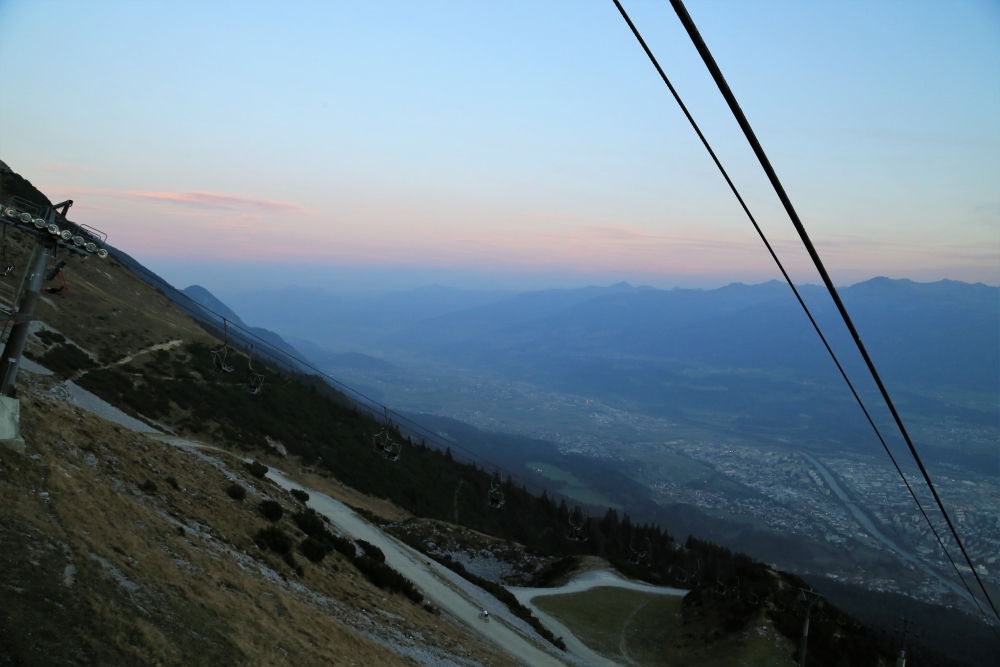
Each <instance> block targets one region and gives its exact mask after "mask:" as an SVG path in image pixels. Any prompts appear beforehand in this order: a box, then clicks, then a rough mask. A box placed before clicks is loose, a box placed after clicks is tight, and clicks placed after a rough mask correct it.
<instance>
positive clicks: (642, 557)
mask: <svg viewBox="0 0 1000 667" xmlns="http://www.w3.org/2000/svg"><path fill="white" fill-rule="evenodd" d="M652 550H653V543H652V542H650V540H649V537H646V550H645V551H640V552H639V562H638V563H637V565H643V566H645V567H649V566H650V565H652V564H653V557H652V556H651V555H650V551H652Z"/></svg>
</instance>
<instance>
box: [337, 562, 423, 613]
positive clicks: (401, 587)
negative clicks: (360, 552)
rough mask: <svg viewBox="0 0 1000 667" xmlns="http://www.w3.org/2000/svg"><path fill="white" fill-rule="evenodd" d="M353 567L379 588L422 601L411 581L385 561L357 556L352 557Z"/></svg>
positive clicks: (421, 596)
mask: <svg viewBox="0 0 1000 667" xmlns="http://www.w3.org/2000/svg"><path fill="white" fill-rule="evenodd" d="M354 567H356V568H358V570H360V571H361V573H362V574H364V575H365V576H366V577H368V581H370V582H372V583H373V584H375V585H376V586H378V587H379V588H382V589H385V590H389V591H392V592H394V593H402V594H403V595H405V596H406V597H408V598H410V599H411V600H413V601H414V602H416V603H417V604H419V603H421V602H423V601H424V596H423V594H422V593H421V592H420V591H418V590H417V588H416V587H415V586H414V585H413V582H412V581H410V580H409V579H407V578H406V577H404V576H403V575H401V574H400V573H399V572H397V571H396V570H394V569H392V568H391V567H389V566H388V565H386V564H385V563H380V562H378V561H377V560H374V559H372V558H369V557H368V556H359V557H358V558H355V559H354Z"/></svg>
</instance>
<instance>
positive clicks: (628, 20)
mask: <svg viewBox="0 0 1000 667" xmlns="http://www.w3.org/2000/svg"><path fill="white" fill-rule="evenodd" d="M671 1H672V2H674V0H671ZM613 2H614V3H615V6H616V7H617V8H618V11H619V12H620V13H621V15H622V18H624V19H625V22H626V23H627V24H628V26H629V28H630V29H631V30H632V34H633V35H635V38H636V40H638V42H639V44H640V46H642V49H643V51H645V52H646V55H647V56H648V57H649V60H650V62H651V63H652V64H653V67H655V68H656V71H657V72H658V73H659V75H660V78H661V79H663V82H664V83H665V84H666V85H667V88H668V89H669V90H670V93H671V95H672V96H673V98H674V100H675V101H676V102H677V105H678V106H679V107H680V109H681V111H682V112H683V113H684V116H685V117H686V118H687V120H688V122H689V123H690V124H691V127H692V128H693V129H694V131H695V133H696V134H697V135H698V138H699V139H700V140H701V142H702V144H703V145H704V147H705V149H706V150H707V151H708V153H709V155H710V156H711V158H712V161H713V162H714V163H715V166H716V167H717V168H718V169H719V172H720V173H721V174H722V177H723V178H724V179H725V181H726V183H727V184H728V185H729V188H730V190H732V192H733V194H734V195H735V197H736V199H737V201H738V202H739V204H740V206H741V207H742V208H743V211H744V213H746V215H747V218H749V220H750V222H751V224H752V225H753V227H754V230H756V232H757V234H758V236H760V239H761V241H762V242H763V243H764V246H765V247H766V248H767V251H768V253H770V255H771V258H772V259H773V260H774V262H775V264H776V265H777V267H778V269H779V271H780V272H781V275H782V276H783V277H784V278H785V281H786V282H787V283H788V285H789V287H790V288H791V289H792V292H793V294H794V295H795V298H796V300H797V301H798V302H799V305H800V306H802V309H803V311H804V312H805V314H806V316H807V317H808V318H809V322H810V324H812V326H813V329H814V330H815V331H816V333H817V334H818V335H819V337H820V340H821V341H822V342H823V346H824V347H825V348H826V351H827V352H828V353H829V355H830V358H831V359H832V360H833V362H834V364H836V366H837V370H838V371H839V372H840V375H841V377H843V379H844V381H845V382H846V383H847V386H848V388H849V389H850V391H851V394H852V395H853V396H854V399H855V400H856V401H857V403H858V406H859V407H860V408H861V411H862V412H863V413H864V415H865V418H866V419H867V421H868V423H869V424H870V425H871V427H872V429H873V430H874V432H875V435H876V436H877V437H878V440H879V442H880V443H881V445H882V447H883V449H885V452H886V454H888V455H889V460H890V461H892V464H893V467H895V469H896V472H897V473H899V476H900V478H901V479H902V480H903V483H904V484H905V485H906V489H907V491H909V493H910V496H911V497H912V498H913V501H914V503H916V505H917V508H918V509H919V510H920V513H921V514H922V515H923V517H924V520H925V521H927V525H928V526H929V527H930V529H931V532H932V533H933V534H934V537H935V539H936V540H937V542H938V544H939V545H940V546H941V549H942V551H944V553H945V555H946V556H947V557H948V560H949V561H950V562H951V565H952V567H953V568H954V570H955V573H956V575H957V576H958V578H959V580H960V581H961V582H962V583H963V585H964V586H965V588H966V590H967V591H968V592H969V595H970V596H971V597H972V600H973V601H974V602H975V604H976V606H977V607H978V608H979V611H980V613H982V614H983V617H984V618H985V619H986V622H987V623H988V624H989V625H990V627H993V625H992V623H991V622H990V620H989V618H988V617H987V616H986V613H985V612H984V610H983V609H982V607H981V606H980V605H979V600H978V598H977V597H976V596H975V594H973V592H972V589H971V588H970V587H969V585H968V583H967V582H966V581H965V578H964V577H962V575H961V572H960V571H959V569H958V565H957V564H956V563H955V561H954V559H952V557H951V554H950V553H949V552H948V549H947V548H946V547H945V545H944V542H943V540H942V539H941V537H940V535H938V532H937V530H936V529H935V528H934V524H933V523H932V522H931V520H930V517H929V516H928V515H927V512H926V511H925V510H924V508H923V505H922V504H921V503H920V500H919V499H918V498H917V496H916V493H915V492H914V490H913V488H912V487H911V486H910V483H909V481H908V480H907V479H906V475H904V474H903V471H902V470H901V469H900V467H899V464H898V463H897V461H896V458H895V456H893V454H892V451H891V450H890V449H889V446H888V445H887V444H886V442H885V439H884V438H883V437H882V434H881V432H880V431H879V429H878V427H877V426H876V425H875V422H874V420H873V419H872V417H871V415H870V414H869V412H868V410H867V408H866V407H865V404H864V402H863V401H862V400H861V397H860V396H859V395H858V392H857V390H856V389H855V388H854V385H853V383H852V382H851V380H850V378H849V377H848V375H847V372H846V371H845V370H844V368H843V366H842V365H841V363H840V360H839V359H838V358H837V355H836V354H835V353H834V351H833V349H832V348H831V347H830V344H829V342H828V341H827V339H826V336H824V334H823V332H822V330H821V329H820V327H819V324H818V323H817V322H816V320H815V319H814V317H813V315H812V312H811V311H810V310H809V307H808V306H807V305H806V303H805V301H804V300H803V299H802V296H801V294H800V293H799V291H798V288H797V287H796V286H795V283H794V282H793V281H792V279H791V276H789V275H788V272H787V271H786V270H785V267H784V265H783V264H782V263H781V260H780V259H779V258H778V255H777V253H776V252H775V251H774V248H773V247H772V246H771V244H770V242H768V240H767V237H766V236H765V234H764V232H763V230H762V229H761V228H760V225H758V224H757V220H756V219H755V218H754V216H753V214H752V213H751V212H750V209H749V208H748V207H747V205H746V202H745V201H744V200H743V197H742V196H741V195H740V193H739V190H738V189H737V188H736V185H735V184H734V183H733V181H732V179H731V178H730V177H729V174H728V172H727V171H726V169H725V168H724V167H723V166H722V163H721V161H720V160H719V158H718V156H717V155H716V154H715V151H714V150H713V149H712V147H711V145H710V144H709V142H708V140H707V139H706V138H705V135H704V134H703V133H702V131H701V128H700V127H699V126H698V123H697V122H695V120H694V117H692V115H691V113H690V112H689V111H688V109H687V106H686V105H685V104H684V102H683V101H682V100H681V97H680V95H679V94H678V93H677V90H676V89H675V88H674V86H673V84H672V83H671V82H670V79H669V78H668V77H667V75H666V73H665V72H664V71H663V68H662V67H660V64H659V62H658V61H657V60H656V57H655V56H654V55H653V53H652V51H651V50H650V49H649V46H648V45H647V44H646V41H645V40H644V39H643V38H642V35H641V34H640V33H639V30H638V29H637V28H636V27H635V24H634V23H633V22H632V19H631V18H630V17H629V15H628V13H627V12H626V11H625V8H624V7H623V6H622V4H621V2H619V0H613ZM677 4H680V3H679V2H677V3H674V7H675V10H676V9H677ZM680 6H681V9H682V10H683V5H682V4H681V5H680ZM677 11H678V14H680V11H681V10H677ZM685 13H686V12H685ZM689 19H690V17H689ZM683 21H684V19H683V18H682V22H683ZM692 26H693V23H692ZM709 57H711V55H709ZM713 62H714V61H713ZM716 69H717V68H716ZM720 76H721V73H720ZM730 95H731V93H730ZM734 101H735V98H734ZM776 178H777V177H776V176H775V179H776ZM786 199H787V197H786ZM783 201H784V200H783ZM790 206H791V203H790V202H789V207H790ZM799 224H801V223H799ZM802 233H803V234H804V233H805V230H804V229H803V230H802ZM810 247H811V244H810ZM813 252H815V249H813ZM816 258H817V260H818V255H817V256H816ZM824 278H825V279H826V280H827V281H828V280H829V276H827V275H826V274H825V269H824ZM828 287H829V288H830V289H834V292H835V291H836V290H835V288H833V287H832V283H830V284H828ZM837 299H838V305H839V307H841V308H843V304H842V303H840V302H839V296H838V297H837ZM843 313H844V314H845V316H846V310H844V311H843ZM850 326H851V327H852V333H854V334H855V335H856V331H854V330H853V324H852V325H850ZM857 340H858V342H859V344H860V338H858V339H857ZM865 354H867V353H865ZM866 359H867V357H866ZM872 368H873V367H872ZM879 383H880V384H879V386H880V387H881V386H882V385H881V381H880V380H879ZM887 400H888V399H887ZM890 406H891V403H890ZM892 409H893V414H894V415H896V413H895V408H892ZM897 421H898V417H897ZM899 423H900V426H901V422H899ZM904 436H905V430H904ZM905 437H906V438H907V444H910V447H911V450H912V451H913V453H914V456H916V450H915V449H913V446H912V443H910V441H909V436H905ZM918 465H920V467H921V471H922V472H925V471H924V469H923V465H922V463H920V461H919V459H918ZM925 479H926V480H927V482H928V485H929V486H931V490H932V492H934V489H933V486H932V485H931V484H930V478H929V477H927V475H926V472H925ZM934 497H935V499H936V500H937V493H936V492H934ZM938 505H939V508H940V509H941V511H942V513H943V514H944V515H945V519H946V520H947V521H948V525H949V527H952V526H951V522H950V520H948V517H947V514H946V513H945V512H944V507H943V506H941V504H940V501H938ZM952 533H953V534H954V535H955V538H956V540H957V541H958V543H959V547H960V548H961V549H962V553H963V554H964V555H965V557H966V560H967V561H968V562H969V567H970V568H972V562H971V560H969V558H968V554H966V553H965V548H964V547H963V546H962V544H961V541H960V540H958V536H957V534H956V533H955V531H954V528H953V527H952ZM972 569H973V574H974V575H975V569H974V568H972ZM975 576H976V580H977V582H979V585H980V587H981V588H982V589H983V593H984V594H985V595H986V598H987V600H988V601H989V603H990V606H991V607H993V602H992V600H990V599H989V594H988V593H987V592H986V589H985V587H983V583H982V582H981V581H979V576H978V575H975ZM993 611H994V613H996V608H995V607H993ZM998 617H1000V615H998ZM994 632H996V630H995V629H994Z"/></svg>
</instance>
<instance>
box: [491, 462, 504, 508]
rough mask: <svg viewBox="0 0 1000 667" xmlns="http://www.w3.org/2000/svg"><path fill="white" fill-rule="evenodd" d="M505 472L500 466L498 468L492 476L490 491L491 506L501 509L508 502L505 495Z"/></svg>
mask: <svg viewBox="0 0 1000 667" xmlns="http://www.w3.org/2000/svg"><path fill="white" fill-rule="evenodd" d="M502 486H503V474H502V471H501V470H500V468H497V469H496V472H494V473H493V476H492V477H491V478H490V493H489V503H490V507H494V508H496V509H500V508H501V507H503V506H504V503H506V502H507V501H506V499H505V498H504V497H503V488H502Z"/></svg>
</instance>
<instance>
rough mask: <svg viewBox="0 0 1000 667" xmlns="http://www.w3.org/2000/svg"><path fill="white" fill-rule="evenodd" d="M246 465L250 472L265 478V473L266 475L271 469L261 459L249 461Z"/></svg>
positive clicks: (258, 477)
mask: <svg viewBox="0 0 1000 667" xmlns="http://www.w3.org/2000/svg"><path fill="white" fill-rule="evenodd" d="M245 465H246V467H247V470H249V471H250V474H251V475H253V476H254V477H256V478H257V479H264V475H266V474H267V471H268V470H269V468H268V467H267V466H266V465H264V464H263V463H261V462H260V461H254V462H252V463H247V464H245Z"/></svg>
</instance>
